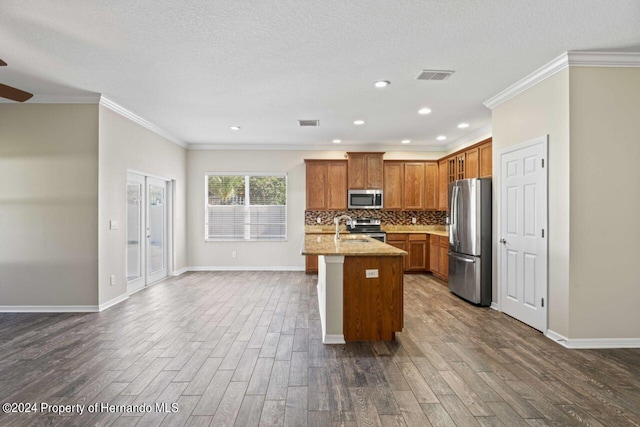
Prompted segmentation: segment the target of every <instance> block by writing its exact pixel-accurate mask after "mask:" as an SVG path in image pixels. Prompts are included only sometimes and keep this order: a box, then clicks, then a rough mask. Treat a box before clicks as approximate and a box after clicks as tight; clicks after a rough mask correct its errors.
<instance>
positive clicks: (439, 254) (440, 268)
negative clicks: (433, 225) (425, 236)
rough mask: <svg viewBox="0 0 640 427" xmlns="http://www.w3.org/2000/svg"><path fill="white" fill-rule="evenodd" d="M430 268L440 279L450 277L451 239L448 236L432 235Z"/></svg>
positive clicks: (445, 279)
mask: <svg viewBox="0 0 640 427" xmlns="http://www.w3.org/2000/svg"><path fill="white" fill-rule="evenodd" d="M430 238H431V240H430V243H429V268H430V269H431V273H433V275H434V276H436V277H437V278H439V279H442V280H444V281H447V280H448V278H449V255H448V254H449V239H448V238H447V237H446V236H435V235H433V234H432V235H431V236H430Z"/></svg>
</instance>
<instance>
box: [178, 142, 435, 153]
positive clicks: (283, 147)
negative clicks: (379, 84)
mask: <svg viewBox="0 0 640 427" xmlns="http://www.w3.org/2000/svg"><path fill="white" fill-rule="evenodd" d="M187 149H189V150H266V151H271V150H278V151H327V150H331V151H333V150H337V151H356V152H357V151H371V150H376V151H415V152H421V151H424V152H443V151H446V147H445V146H434V145H408V144H398V145H375V144H362V145H348V144H333V143H329V144H310V145H299V144H194V143H189V144H188V145H187Z"/></svg>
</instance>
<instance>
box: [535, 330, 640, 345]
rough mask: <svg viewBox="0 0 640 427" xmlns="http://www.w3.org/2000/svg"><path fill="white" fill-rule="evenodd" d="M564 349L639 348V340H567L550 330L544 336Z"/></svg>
mask: <svg viewBox="0 0 640 427" xmlns="http://www.w3.org/2000/svg"><path fill="white" fill-rule="evenodd" d="M545 336H546V337H547V338H549V339H550V340H553V341H555V342H557V343H558V344H560V345H561V346H563V347H565V348H573V349H598V348H640V338H576V339H569V338H567V337H565V336H562V335H560V334H559V333H557V332H554V331H552V330H551V329H549V330H547V333H546V334H545Z"/></svg>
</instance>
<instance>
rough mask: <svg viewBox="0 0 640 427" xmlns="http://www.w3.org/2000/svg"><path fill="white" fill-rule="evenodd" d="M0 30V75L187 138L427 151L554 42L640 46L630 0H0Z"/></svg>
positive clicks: (557, 45) (451, 137)
mask: <svg viewBox="0 0 640 427" xmlns="http://www.w3.org/2000/svg"><path fill="white" fill-rule="evenodd" d="M0 40H1V41H2V42H1V44H0V58H2V59H4V60H5V61H6V62H7V63H8V64H9V66H8V67H4V68H3V69H0V82H2V83H5V84H9V85H12V86H16V87H18V88H21V89H24V90H27V91H31V92H33V93H35V94H36V95H37V97H41V98H44V97H49V96H76V95H82V94H86V93H99V94H104V95H105V96H107V97H108V98H109V99H111V100H113V101H114V102H116V103H118V104H120V105H121V106H123V107H125V108H127V109H129V110H130V111H132V112H134V113H136V114H138V115H140V116H142V117H144V118H145V119H146V120H148V121H149V122H151V123H153V124H155V125H157V126H159V127H160V128H162V129H164V130H165V131H167V132H168V133H170V134H172V135H174V136H175V137H177V138H179V139H180V140H182V141H185V142H187V143H190V144H225V145H238V146H240V145H242V144H272V145H273V144H282V145H294V146H299V147H305V146H317V145H323V146H326V147H327V148H328V149H334V148H336V146H335V145H333V144H332V143H331V140H332V139H335V138H339V139H341V140H342V141H343V145H354V146H360V147H375V146H376V145H385V146H400V140H403V139H410V140H411V141H412V142H411V146H412V147H414V148H415V147H423V148H425V149H434V147H438V146H444V145H447V144H451V143H452V142H454V143H455V141H456V140H457V141H463V140H464V139H465V138H469V137H470V136H472V135H474V134H478V132H479V131H481V130H482V129H486V127H487V126H488V125H490V122H491V113H490V111H489V110H488V109H487V108H486V107H484V106H483V105H482V102H483V101H485V100H487V99H488V98H490V97H491V96H493V95H495V94H496V93H498V92H500V91H501V90H503V89H505V88H506V87H507V86H509V85H511V84H512V83H514V82H516V81H517V80H519V79H520V78H522V77H524V76H525V75H527V74H528V73H530V72H532V71H534V70H535V69H537V68H539V67H540V66H542V65H544V64H545V63H546V62H548V61H550V60H551V59H553V58H555V57H557V56H558V55H560V54H561V53H563V52H565V51H568V50H615V49H624V50H640V2H639V1H638V0H616V1H615V2H611V1H610V2H605V1H601V0H597V1H596V0H563V1H559V0H537V1H515V0H483V1H477V0H456V1H454V0H448V1H446V0H432V1H430V0H401V1H387V0H385V1H382V0H369V1H363V0H355V1H344V0H324V1H308V0H296V1H293V0H272V1H253V0H241V1H206V0H182V1H175V0H136V1H130V0H100V1H98V0H94V1H86V0H61V1H55V2H52V1H50V0H2V2H1V4H0ZM422 69H444V70H455V71H456V72H455V74H453V76H452V77H451V78H450V79H448V80H446V81H441V82H435V81H418V80H415V77H416V75H417V74H418V72H419V71H420V70H422ZM380 79H384V80H389V81H391V85H390V86H389V87H388V88H386V89H376V88H374V87H373V83H374V82H375V81H376V80H380ZM37 97H36V98H37ZM422 106H428V107H429V108H431V109H432V111H433V112H432V113H431V114H430V115H427V116H420V115H418V114H417V110H418V109H419V108H420V107H422ZM298 119H319V120H320V126H319V127H317V128H313V127H311V128H310V127H305V128H300V127H298V123H297V120H298ZM356 119H362V120H365V121H366V124H365V125H364V126H355V125H353V121H354V120H356ZM463 121H464V122H468V123H469V124H470V127H469V128H467V129H458V128H457V124H458V123H460V122H463ZM232 125H238V126H241V128H242V129H241V130H240V131H235V132H234V131H231V130H230V129H229V127H230V126H232ZM441 134H443V135H446V136H447V138H448V139H447V140H446V141H444V142H440V141H437V140H436V136H438V135H441Z"/></svg>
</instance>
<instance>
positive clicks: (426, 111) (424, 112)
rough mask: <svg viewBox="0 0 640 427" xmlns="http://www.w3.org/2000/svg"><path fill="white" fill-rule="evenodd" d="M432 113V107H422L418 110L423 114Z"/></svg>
mask: <svg viewBox="0 0 640 427" xmlns="http://www.w3.org/2000/svg"><path fill="white" fill-rule="evenodd" d="M430 113H431V108H427V107H422V108H421V109H419V110H418V114H422V115H423V116H424V115H425V114H430Z"/></svg>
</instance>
